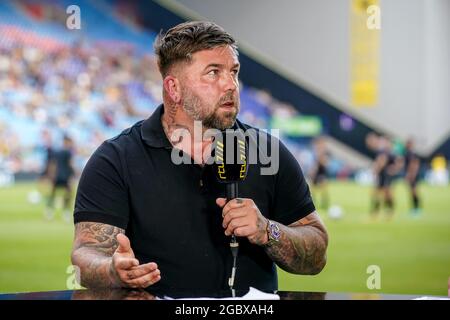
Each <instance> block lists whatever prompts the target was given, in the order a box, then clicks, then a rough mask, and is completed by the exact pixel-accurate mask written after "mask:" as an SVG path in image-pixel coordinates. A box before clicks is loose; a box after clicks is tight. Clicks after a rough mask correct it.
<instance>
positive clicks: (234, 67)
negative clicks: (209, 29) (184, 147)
mask: <svg viewBox="0 0 450 320" xmlns="http://www.w3.org/2000/svg"><path fill="white" fill-rule="evenodd" d="M180 72H181V76H180V85H181V92H182V95H181V103H182V105H183V108H184V110H185V112H186V113H187V114H188V115H189V116H190V117H191V118H192V119H194V120H197V121H202V124H203V126H204V127H206V128H216V129H219V130H224V129H226V128H230V127H231V126H233V124H234V121H235V120H236V117H237V114H238V113H239V106H240V101H239V82H238V73H239V61H238V58H237V56H236V54H235V52H234V51H233V49H232V48H231V47H230V46H224V47H217V48H214V49H210V50H202V51H198V52H196V53H194V54H193V55H192V62H191V63H188V64H186V65H183V67H182V68H180Z"/></svg>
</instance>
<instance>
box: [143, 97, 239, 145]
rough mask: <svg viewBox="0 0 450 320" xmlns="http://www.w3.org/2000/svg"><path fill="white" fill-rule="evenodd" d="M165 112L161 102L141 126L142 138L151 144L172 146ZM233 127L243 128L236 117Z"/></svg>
mask: <svg viewBox="0 0 450 320" xmlns="http://www.w3.org/2000/svg"><path fill="white" fill-rule="evenodd" d="M163 113H164V105H163V104H160V105H159V106H158V107H157V108H156V110H155V111H154V112H153V113H152V115H151V116H150V117H149V118H147V119H146V120H144V121H143V123H142V127H141V138H142V140H144V141H145V142H146V143H147V144H148V145H149V146H151V147H155V148H172V144H171V143H170V141H169V139H167V136H166V133H165V132H164V128H163V126H162V123H161V117H162V115H163ZM231 128H232V129H235V130H236V129H238V128H242V125H240V123H239V121H238V120H237V119H236V121H235V122H234V124H233V126H232V127H231Z"/></svg>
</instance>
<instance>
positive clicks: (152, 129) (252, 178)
mask: <svg viewBox="0 0 450 320" xmlns="http://www.w3.org/2000/svg"><path fill="white" fill-rule="evenodd" d="M163 112H164V108H163V106H162V105H161V106H159V107H158V108H157V110H156V111H155V112H154V113H153V114H152V115H151V116H150V117H149V118H148V119H147V120H144V121H140V122H138V123H136V124H135V125H134V126H132V127H131V128H128V129H126V130H125V131H123V132H122V133H121V134H119V135H118V136H116V137H115V138H112V139H110V140H107V141H105V142H104V143H103V144H102V145H101V146H100V147H99V148H98V149H97V150H96V151H95V153H94V154H93V155H92V157H91V158H90V160H89V161H88V163H87V165H86V167H85V168H84V171H83V174H82V176H81V179H80V183H79V185H78V191H77V196H76V203H75V217H74V221H75V223H78V222H81V221H91V222H101V223H106V224H110V225H114V226H117V227H119V228H122V229H125V230H126V235H127V236H128V237H129V238H130V241H131V247H132V248H133V250H134V253H135V255H136V258H137V259H138V260H139V262H140V263H147V262H156V263H157V264H158V266H159V269H160V270H161V280H160V281H159V282H158V283H157V284H155V285H154V286H152V287H153V288H154V289H180V290H186V289H188V290H189V289H201V290H223V289H227V288H228V277H229V275H230V270H231V263H232V259H231V252H230V247H229V242H230V238H229V237H226V236H225V234H224V229H223V227H222V215H221V209H220V208H219V207H218V206H217V205H216V202H215V200H216V198H218V197H225V192H226V191H225V185H223V184H220V183H218V182H217V181H216V178H215V176H214V174H213V172H212V170H211V169H212V167H211V166H209V165H206V166H204V167H202V166H199V165H196V164H179V165H176V164H174V163H173V162H172V161H171V152H172V145H171V144H170V142H169V140H168V139H167V137H166V135H165V133H164V131H163V127H162V124H161V115H162V114H163ZM235 127H240V128H242V129H244V130H248V129H249V128H251V127H250V126H247V125H245V124H243V123H241V122H240V121H238V120H237V121H236V123H235ZM264 136H266V137H267V136H268V135H267V134H266V133H264ZM261 141H262V140H261ZM254 143H260V142H259V141H256V142H254ZM180 152H181V151H180ZM279 154H280V158H279V159H280V160H279V163H280V164H279V170H278V172H277V173H276V174H274V175H261V173H260V169H261V167H262V166H264V165H263V164H261V163H260V162H259V163H258V164H250V165H249V169H248V174H247V178H246V180H245V181H243V182H241V183H239V196H240V197H243V198H251V199H253V201H254V202H255V203H256V205H257V206H258V208H259V210H260V211H261V213H262V214H263V215H264V216H266V217H267V218H269V219H272V220H275V221H278V222H280V223H282V224H285V225H289V224H291V223H293V222H294V221H297V220H298V219H300V218H302V217H305V216H306V215H308V214H309V213H311V212H313V211H314V210H315V208H314V204H313V202H312V199H311V196H310V192H309V188H308V185H307V183H306V181H305V179H304V177H303V174H302V171H301V169H300V166H299V164H298V162H297V161H296V160H295V158H294V157H293V156H292V154H291V153H290V152H289V151H288V150H287V148H286V147H285V146H284V145H283V144H282V143H281V142H280V144H279ZM239 241H240V250H239V256H238V270H237V275H236V280H235V287H236V288H237V289H247V288H248V287H249V286H252V287H255V288H258V289H261V290H275V289H277V287H278V285H277V282H278V281H277V274H276V268H275V265H274V263H273V262H272V261H271V260H270V259H269V257H268V256H267V254H266V253H265V252H264V249H263V248H261V247H259V246H257V245H252V244H250V243H249V242H248V240H247V239H246V238H240V239H239Z"/></svg>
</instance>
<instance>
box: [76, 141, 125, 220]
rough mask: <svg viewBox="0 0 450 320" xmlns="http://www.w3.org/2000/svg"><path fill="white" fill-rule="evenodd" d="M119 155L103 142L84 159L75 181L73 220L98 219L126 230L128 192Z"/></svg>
mask: <svg viewBox="0 0 450 320" xmlns="http://www.w3.org/2000/svg"><path fill="white" fill-rule="evenodd" d="M121 168H122V166H121V162H120V157H119V154H118V152H117V150H116V149H115V148H114V146H113V145H112V144H111V142H108V141H106V142H104V143H103V144H102V145H101V146H100V147H99V148H98V149H97V150H96V151H95V152H94V154H93V155H92V156H91V158H90V159H89V161H88V162H87V164H86V166H85V168H84V170H83V173H82V174H81V178H80V182H79V184H78V190H77V195H76V198H75V211H74V222H75V223H78V222H83V221H89V222H100V223H105V224H110V225H113V226H116V227H119V228H122V229H126V227H127V224H128V219H129V204H128V191H127V187H126V184H125V181H124V177H123V170H122V169H121Z"/></svg>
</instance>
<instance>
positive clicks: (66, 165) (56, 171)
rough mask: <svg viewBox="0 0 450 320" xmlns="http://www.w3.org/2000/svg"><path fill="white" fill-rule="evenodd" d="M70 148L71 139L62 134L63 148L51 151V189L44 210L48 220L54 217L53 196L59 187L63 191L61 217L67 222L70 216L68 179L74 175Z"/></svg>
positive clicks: (70, 192)
mask: <svg viewBox="0 0 450 320" xmlns="http://www.w3.org/2000/svg"><path fill="white" fill-rule="evenodd" d="M72 150H73V142H72V139H71V138H69V137H68V136H64V142H63V148H62V149H61V150H58V151H54V153H53V157H52V160H51V163H50V167H49V172H50V177H51V180H52V190H51V193H50V197H49V199H48V204H47V208H46V211H45V217H46V218H47V219H48V220H51V219H53V218H54V215H55V196H56V192H57V190H58V189H60V188H62V189H63V191H64V196H63V199H64V207H63V219H64V220H65V221H67V222H69V221H70V218H71V216H72V213H71V210H70V208H69V205H70V200H71V198H72V188H71V185H70V182H71V181H70V180H71V178H72V177H73V175H74V169H73V166H72Z"/></svg>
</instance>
